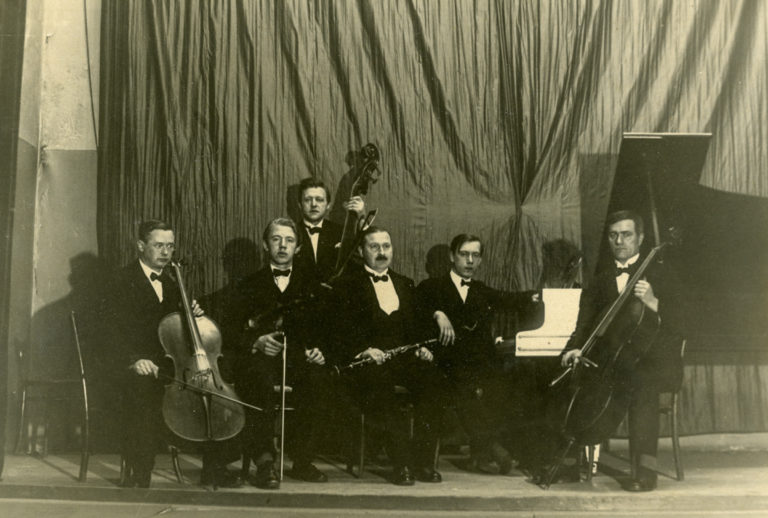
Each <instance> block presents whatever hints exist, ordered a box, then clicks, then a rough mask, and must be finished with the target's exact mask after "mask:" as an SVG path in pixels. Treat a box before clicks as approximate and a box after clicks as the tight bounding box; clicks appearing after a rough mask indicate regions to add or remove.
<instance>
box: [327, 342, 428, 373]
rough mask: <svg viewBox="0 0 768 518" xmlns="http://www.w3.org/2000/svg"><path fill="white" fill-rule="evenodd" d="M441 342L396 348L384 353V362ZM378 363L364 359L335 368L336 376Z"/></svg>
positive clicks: (419, 343) (371, 359)
mask: <svg viewBox="0 0 768 518" xmlns="http://www.w3.org/2000/svg"><path fill="white" fill-rule="evenodd" d="M438 342H439V340H438V339H437V338H430V339H429V340H424V341H423V342H417V343H415V344H408V345H401V346H399V347H395V348H393V349H388V350H386V351H384V361H389V360H391V359H392V358H394V357H395V356H399V355H401V354H403V353H406V352H408V351H412V350H414V349H420V348H422V347H428V346H430V345H435V344H436V343H438ZM371 363H376V360H374V359H373V358H363V359H361V360H355V361H353V362H352V363H350V364H349V365H344V366H342V367H339V366H338V365H334V366H333V371H334V373H335V374H343V373H345V372H347V371H350V370H354V369H357V368H358V367H363V366H365V365H368V364H371Z"/></svg>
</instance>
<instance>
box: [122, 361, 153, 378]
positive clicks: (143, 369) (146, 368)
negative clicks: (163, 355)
mask: <svg viewBox="0 0 768 518" xmlns="http://www.w3.org/2000/svg"><path fill="white" fill-rule="evenodd" d="M128 368H129V369H130V370H131V371H133V372H134V373H136V374H138V375H139V376H154V377H155V378H157V374H158V373H159V372H160V369H159V368H158V366H157V365H155V362H153V361H152V360H137V361H136V362H135V363H133V364H131V366H130V367H128Z"/></svg>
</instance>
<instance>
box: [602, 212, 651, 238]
mask: <svg viewBox="0 0 768 518" xmlns="http://www.w3.org/2000/svg"><path fill="white" fill-rule="evenodd" d="M625 219H631V220H632V221H634V222H635V232H636V233H637V234H642V233H643V228H644V227H645V225H644V224H643V217H642V216H640V214H638V213H637V212H635V211H633V210H617V211H616V212H611V213H610V214H608V218H606V220H605V231H606V232H608V227H610V226H611V225H613V224H614V223H616V222H618V221H623V220H625Z"/></svg>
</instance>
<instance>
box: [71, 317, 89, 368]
mask: <svg viewBox="0 0 768 518" xmlns="http://www.w3.org/2000/svg"><path fill="white" fill-rule="evenodd" d="M69 321H70V322H71V323H72V334H73V335H74V337H75V349H76V350H77V361H78V365H79V366H80V378H81V379H83V380H85V364H84V363H83V348H82V345H81V344H80V333H79V332H78V330H77V315H76V314H75V311H74V310H73V311H70V312H69Z"/></svg>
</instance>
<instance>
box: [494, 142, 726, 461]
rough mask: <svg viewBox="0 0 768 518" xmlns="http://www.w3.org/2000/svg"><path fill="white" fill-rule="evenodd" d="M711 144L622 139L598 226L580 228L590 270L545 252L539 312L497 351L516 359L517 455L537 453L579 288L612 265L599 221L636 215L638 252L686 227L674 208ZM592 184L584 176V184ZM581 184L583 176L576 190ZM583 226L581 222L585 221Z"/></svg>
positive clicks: (565, 251)
mask: <svg viewBox="0 0 768 518" xmlns="http://www.w3.org/2000/svg"><path fill="white" fill-rule="evenodd" d="M710 137H711V135H710V134H708V133H624V135H623V137H622V141H621V147H620V150H619V156H618V160H617V165H616V172H615V175H614V178H613V185H612V191H611V196H610V199H609V202H608V204H607V205H605V204H604V205H602V209H603V212H602V217H601V218H600V217H592V218H591V219H592V220H594V221H596V224H595V225H593V226H592V227H594V228H592V227H589V228H585V226H583V227H582V234H583V239H582V241H583V242H590V243H599V245H598V248H599V253H595V254H592V255H595V256H597V257H596V258H597V260H595V259H596V258H595V257H588V261H589V262H590V263H591V264H595V265H596V268H594V270H593V271H591V272H584V271H582V269H583V262H582V253H581V250H578V249H576V248H575V247H574V246H573V245H572V244H569V243H567V242H562V240H558V241H555V242H550V243H547V244H545V245H544V250H543V257H544V264H543V275H542V282H541V285H542V302H543V304H541V305H540V307H539V308H538V310H537V314H535V315H531V316H530V318H529V319H528V322H527V323H526V322H525V321H523V322H521V324H522V325H521V326H520V329H519V330H518V332H517V333H516V335H515V337H514V338H511V339H507V340H504V341H503V343H502V347H504V348H505V349H506V350H514V352H515V354H514V359H513V361H512V365H511V368H510V371H511V373H510V374H511V379H512V384H513V387H514V388H513V390H514V392H515V395H516V396H517V397H516V398H515V399H516V401H517V405H516V406H517V408H516V409H515V414H516V419H515V421H516V422H514V423H512V428H513V435H515V432H518V434H519V435H518V436H517V437H515V438H513V442H515V443H516V444H519V445H520V447H519V448H517V449H522V450H523V452H524V453H530V452H531V451H535V449H536V448H535V439H536V437H537V429H538V427H539V426H541V425H542V421H543V419H544V416H545V413H546V394H547V392H548V390H549V382H550V381H551V380H552V379H553V378H554V377H556V376H557V374H559V372H560V371H561V368H560V366H559V355H560V353H561V352H562V350H563V349H564V347H565V345H566V343H567V342H568V339H569V338H570V336H571V334H572V333H573V330H574V329H575V326H576V319H577V317H578V310H579V298H580V296H581V289H580V285H579V283H578V281H579V280H583V282H585V283H586V284H588V282H589V280H590V279H591V277H592V275H593V274H594V273H595V272H596V271H599V270H600V269H602V268H604V267H605V266H606V264H609V263H610V261H611V257H610V253H609V250H608V245H607V242H606V241H605V239H603V238H602V235H603V234H602V231H603V229H602V221H604V220H605V216H606V215H607V214H609V213H611V212H614V211H616V210H622V209H631V210H635V211H637V212H639V213H640V214H641V215H642V216H643V218H644V219H645V222H646V231H645V235H646V238H645V241H644V247H653V246H655V245H656V244H658V243H660V242H661V241H663V240H664V239H665V238H666V235H665V230H666V229H669V228H671V227H680V226H685V217H684V214H682V213H681V207H682V206H684V204H683V203H681V202H682V200H684V199H685V197H686V196H687V193H690V192H692V191H693V190H694V189H695V188H696V187H697V186H698V181H699V176H700V174H701V170H702V167H703V164H704V160H705V158H706V153H707V149H708V146H709V140H710ZM598 176H599V175H590V179H589V181H595V180H594V179H595V178H597V177H598ZM584 178H586V175H584V177H583V178H582V183H584ZM599 190H600V189H596V188H595V186H594V185H593V186H587V187H586V188H584V186H582V189H581V191H582V193H584V192H595V191H599ZM593 201H594V200H582V206H583V207H584V209H583V210H585V211H586V210H587V209H589V210H591V211H592V216H594V213H595V212H596V211H599V210H600V208H599V207H596V206H595V204H594V203H592V202H593ZM582 219H583V222H584V221H587V220H589V219H590V218H582ZM598 220H599V222H598ZM598 236H599V237H598ZM548 246H549V247H550V248H549V249H548V248H547V247H548ZM553 246H554V248H552V247H553ZM569 246H570V247H572V248H569ZM553 250H554V251H553ZM643 251H644V252H646V251H647V249H644V250H643ZM673 256H674V253H672V254H670V257H669V259H670V260H674V257H673ZM517 454H518V455H521V452H520V451H518V452H517ZM523 457H524V455H523Z"/></svg>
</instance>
